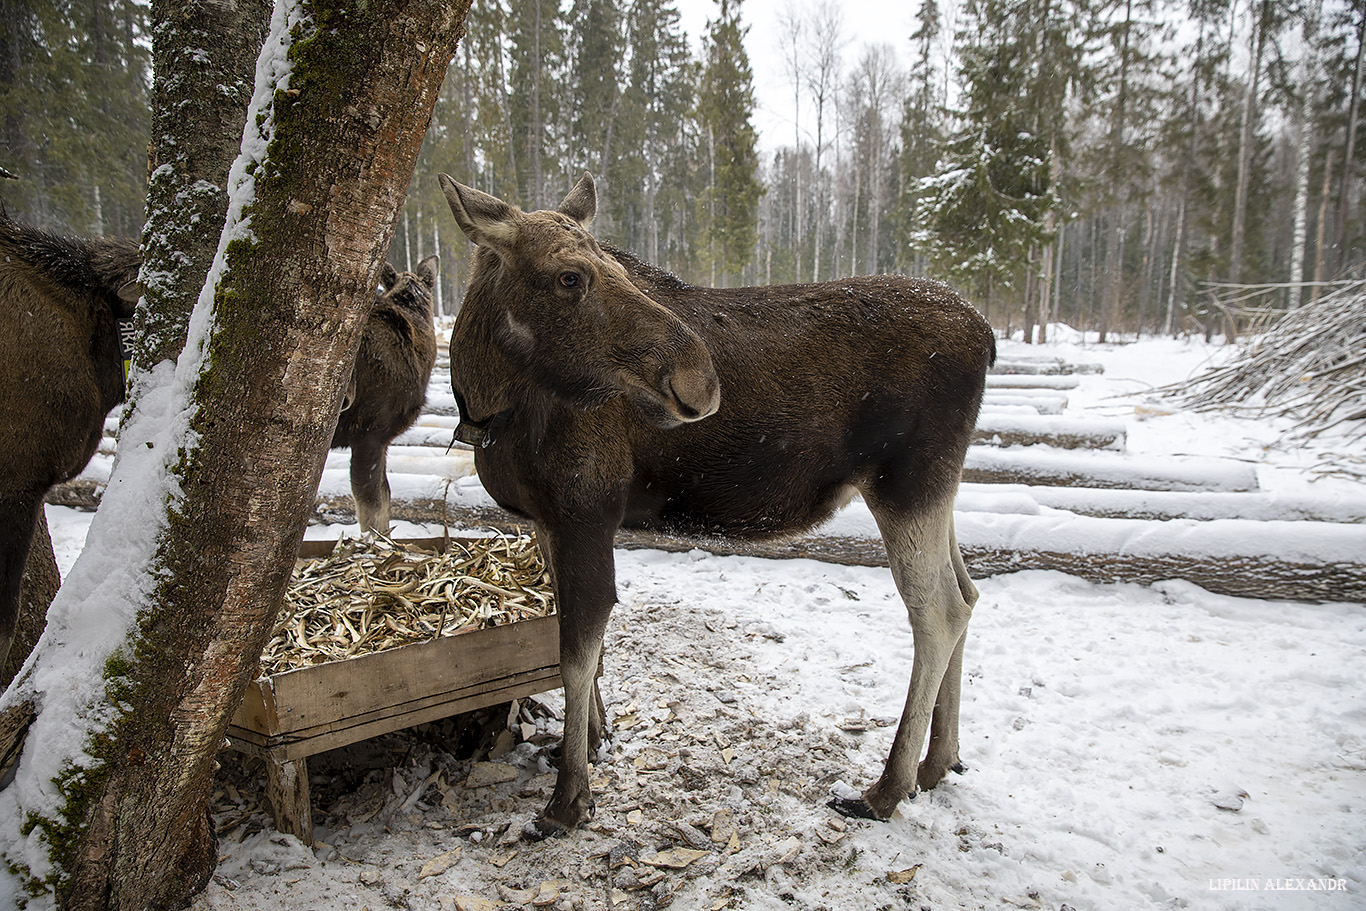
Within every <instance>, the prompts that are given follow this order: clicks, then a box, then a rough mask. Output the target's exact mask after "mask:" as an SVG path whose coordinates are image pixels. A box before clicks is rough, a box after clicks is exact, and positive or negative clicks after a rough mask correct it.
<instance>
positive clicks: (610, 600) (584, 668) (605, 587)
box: [522, 523, 617, 841]
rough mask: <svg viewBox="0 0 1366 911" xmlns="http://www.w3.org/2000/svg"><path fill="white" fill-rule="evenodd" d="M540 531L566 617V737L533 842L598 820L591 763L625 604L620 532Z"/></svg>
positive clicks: (529, 832)
mask: <svg viewBox="0 0 1366 911" xmlns="http://www.w3.org/2000/svg"><path fill="white" fill-rule="evenodd" d="M536 530H537V538H538V540H539V542H540V546H541V552H542V554H543V555H544V556H545V558H546V561H547V563H548V565H549V566H550V573H551V577H552V579H553V580H554V583H555V598H556V601H557V602H558V604H559V611H560V679H561V680H562V681H563V683H564V739H563V741H562V743H561V750H560V752H561V756H560V772H559V776H558V778H557V779H556V781H555V793H554V794H553V795H551V798H550V803H549V804H548V805H547V806H546V808H545V810H544V811H543V812H542V813H541V815H540V816H538V817H536V819H534V820H532V821H531V822H528V823H527V824H526V826H525V827H524V828H523V830H522V832H523V835H524V837H526V838H527V839H529V840H532V841H540V840H541V839H544V838H547V837H549V836H551V835H560V834H563V833H565V832H568V831H569V830H570V829H573V828H575V827H576V826H578V825H580V824H582V823H584V822H586V821H588V819H589V818H590V817H591V816H592V815H593V809H594V803H593V792H592V790H591V788H590V787H589V785H588V763H589V757H590V755H592V753H593V752H594V751H596V749H597V746H598V743H599V742H600V740H601V736H602V728H603V716H602V698H601V696H600V695H599V694H598V691H597V680H596V676H597V668H598V661H599V659H600V658H601V656H602V637H603V633H604V632H605V631H606V629H607V619H608V617H609V616H611V613H612V606H613V605H614V604H616V601H617V589H616V568H615V565H614V561H613V556H612V542H613V538H614V537H615V527H607V528H605V529H604V528H601V527H590V526H588V525H575V526H571V527H568V528H564V529H558V530H552V529H550V528H548V527H547V526H546V525H545V524H544V523H540V524H538V525H537V529H536ZM594 738H597V739H596V740H595V739H594Z"/></svg>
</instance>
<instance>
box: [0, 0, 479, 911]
mask: <svg viewBox="0 0 1366 911" xmlns="http://www.w3.org/2000/svg"><path fill="white" fill-rule="evenodd" d="M468 8H469V3H468V0H462V2H457V3H455V4H448V3H443V2H437V0H374V2H371V3H369V4H367V5H364V6H355V5H353V4H349V3H335V4H334V3H325V2H309V0H279V2H278V3H277V5H276V9H275V13H274V15H273V17H272V27H271V35H270V38H268V39H267V41H266V46H265V48H264V49H263V51H262V55H261V62H260V64H259V65H258V67H257V82H256V91H255V95H254V98H253V101H252V107H251V109H250V111H249V112H248V117H247V124H248V126H247V129H246V131H245V133H244V136H243V141H242V154H241V156H240V157H239V158H238V160H237V162H236V164H235V165H234V166H233V170H232V176H231V178H230V182H229V186H230V192H229V196H230V204H229V209H228V215H227V224H226V227H225V228H224V230H223V235H222V239H221V240H220V243H219V246H218V252H217V255H216V256H215V259H214V264H213V267H212V268H211V269H210V272H209V279H208V281H207V283H206V285H205V288H204V290H203V291H202V292H201V293H200V294H199V296H198V304H197V305H196V306H195V308H194V311H193V313H192V315H191V318H190V321H189V330H188V335H187V341H186V345H185V347H184V351H183V353H182V354H181V356H180V358H179V360H178V362H177V363H176V364H175V365H174V366H173V365H172V364H170V362H169V361H163V362H160V363H158V364H155V365H153V366H152V367H151V368H150V369H148V370H146V371H145V372H144V374H143V375H142V377H141V378H140V379H135V382H137V383H138V388H137V390H136V393H137V402H138V407H137V409H136V410H135V412H134V414H133V415H132V416H131V417H132V420H130V421H129V423H127V424H125V426H124V429H123V435H122V438H121V441H120V443H121V445H120V456H119V460H118V463H117V464H116V466H115V469H114V472H113V475H112V476H111V479H110V483H109V488H108V491H107V492H106V494H105V497H104V502H103V504H102V506H101V509H100V512H99V513H98V514H97V516H96V518H95V521H94V522H93V523H92V526H91V533H90V540H89V541H88V542H87V546H86V549H85V551H84V552H83V553H82V555H81V558H80V559H79V560H78V561H77V564H76V566H75V567H74V568H73V570H72V573H71V574H70V578H69V579H68V580H67V584H66V585H64V586H63V588H62V590H61V592H59V594H58V596H57V599H56V600H55V601H54V602H53V605H52V609H51V611H50V614H49V628H48V633H47V634H45V635H44V637H43V639H42V640H41V641H40V642H39V644H38V646H37V648H36V649H35V658H34V661H33V662H32V663H31V664H30V665H29V673H27V674H26V675H24V676H23V677H22V678H21V679H20V680H18V681H16V683H15V684H14V685H13V686H12V687H11V688H10V690H9V691H7V692H6V694H5V696H4V697H3V699H0V737H3V732H13V731H14V730H15V725H14V724H12V723H10V722H11V721H12V718H13V715H14V710H15V709H16V707H20V708H22V706H24V705H30V706H32V707H33V709H34V710H35V711H36V717H34V718H33V719H32V723H31V726H29V727H28V728H27V744H26V746H25V748H24V752H23V754H22V757H21V759H20V761H19V764H18V767H17V769H16V776H15V779H14V782H13V784H12V785H11V786H10V787H8V788H7V789H6V790H4V791H3V792H0V853H2V854H3V856H4V861H5V868H6V872H4V873H0V904H3V898H4V897H10V898H16V897H17V896H19V895H20V894H22V891H21V890H27V891H29V892H30V893H32V894H34V895H36V896H37V897H36V898H35V899H33V900H32V901H31V906H32V907H44V906H49V907H50V906H52V905H55V906H56V907H59V908H63V909H119V911H124V909H128V911H133V909H138V911H141V909H146V908H155V907H176V906H179V905H181V904H183V903H185V902H186V901H187V900H188V897H189V896H190V895H192V894H193V893H194V892H195V891H197V890H198V889H199V888H200V887H202V885H203V883H204V882H206V881H207V878H208V876H209V874H210V873H211V872H212V869H213V865H214V861H215V849H214V842H213V836H212V831H211V829H210V827H209V824H208V819H207V805H208V799H209V795H210V789H211V786H212V774H213V769H214V756H215V753H216V752H217V750H218V747H219V745H220V744H221V743H222V742H223V736H224V731H225V729H226V726H227V723H228V720H229V719H230V717H231V715H232V712H233V710H234V708H235V706H236V704H237V702H238V701H239V700H240V699H241V696H242V694H243V692H244V690H245V688H246V686H247V684H248V682H249V681H250V679H251V678H252V676H253V675H254V673H255V668H256V662H257V659H258V658H259V655H260V651H261V648H262V646H263V644H264V643H265V641H266V640H267V638H268V637H269V635H270V632H271V628H272V625H273V622H274V619H275V614H276V612H277V610H278V607H279V604H280V602H281V599H282V596H283V591H284V587H285V585H286V584H287V582H288V578H289V573H290V570H291V568H292V565H293V559H294V555H295V552H296V551H297V549H298V544H299V541H300V539H301V537H302V532H303V529H304V525H305V523H306V518H307V515H308V514H309V512H310V510H311V506H312V503H313V499H314V496H315V494H316V491H317V484H318V479H319V477H320V475H321V471H322V465H323V461H324V459H325V457H326V453H327V445H328V442H329V441H330V439H331V434H332V430H333V428H334V426H335V423H336V417H337V410H338V407H339V404H340V400H341V393H342V388H343V385H344V381H345V377H346V375H347V373H348V372H349V370H350V365H351V362H352V360H353V359H354V355H355V351H356V348H357V346H358V344H359V341H360V334H361V331H362V329H363V327H364V323H365V319H366V316H367V315H368V310H369V305H370V303H371V302H372V301H373V298H374V292H373V288H374V285H375V279H376V277H377V275H378V272H379V267H380V263H381V259H382V257H383V254H384V252H385V250H387V248H388V245H389V243H390V241H391V240H392V237H393V232H394V223H395V218H396V214H397V212H398V210H399V207H400V204H401V202H402V200H403V197H404V194H405V192H406V190H407V187H408V183H409V181H410V179H411V177H412V172H413V167H414V164H415V162H416V159H417V154H418V149H419V146H420V143H421V140H422V136H423V133H424V131H425V129H426V126H427V123H428V121H429V119H430V116H431V110H432V106H433V104H434V102H435V99H436V96H437V92H438V89H439V87H440V84H441V80H442V77H443V76H444V74H445V71H446V66H447V64H448V62H449V60H450V58H451V56H452V54H453V52H454V48H455V44H456V41H457V40H458V39H459V38H460V37H461V35H462V34H463V23H464V18H465V15H466V14H467V13H468ZM210 46H212V45H210ZM156 217H157V213H155V212H154V213H153V219H154V221H155V219H156ZM149 504H150V505H149ZM20 727H22V725H20ZM9 739H10V740H11V741H13V740H14V739H15V738H14V737H10V738H9ZM6 746H7V744H6V743H4V742H0V755H3V754H4V753H5V752H6V750H5V747H6ZM7 892H8V895H7V894H6V893H7Z"/></svg>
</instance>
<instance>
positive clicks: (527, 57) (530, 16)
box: [0, 0, 1366, 337]
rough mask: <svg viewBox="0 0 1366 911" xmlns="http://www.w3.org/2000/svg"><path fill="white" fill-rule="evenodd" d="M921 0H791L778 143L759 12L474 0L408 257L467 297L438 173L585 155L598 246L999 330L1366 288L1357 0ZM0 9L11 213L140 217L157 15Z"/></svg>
mask: <svg viewBox="0 0 1366 911" xmlns="http://www.w3.org/2000/svg"><path fill="white" fill-rule="evenodd" d="M919 4H920V5H919V8H918V17H917V19H916V22H917V24H916V26H915V27H914V31H913V32H911V33H909V34H905V35H891V34H889V35H888V39H889V40H888V43H886V44H877V45H863V46H857V45H854V44H853V43H851V42H850V41H849V40H848V39H847V37H846V35H845V33H844V29H843V25H842V21H841V5H840V3H839V2H838V0H793V2H792V3H791V4H790V5H789V6H788V7H787V8H786V10H785V12H784V13H783V15H782V16H781V17H780V21H779V22H778V23H777V25H776V26H774V27H773V28H774V34H768V35H765V36H764V40H766V41H769V42H771V43H774V44H776V45H777V46H779V47H781V48H782V56H783V65H784V69H785V76H786V78H787V80H788V83H789V86H790V93H791V97H792V99H793V101H794V103H795V104H796V106H797V107H796V109H797V110H798V111H799V112H800V113H799V115H798V116H797V117H796V118H795V121H794V123H793V124H792V128H791V131H790V132H789V133H788V135H787V136H785V137H784V136H779V137H768V138H767V140H768V141H767V143H766V144H761V143H760V141H759V136H758V135H757V133H756V131H755V128H754V125H753V121H754V116H753V115H754V107H755V97H754V88H753V69H752V63H751V61H750V59H749V58H748V56H747V53H746V50H745V46H744V44H743V43H742V42H743V40H744V37H745V35H746V33H747V30H748V29H750V28H751V25H750V23H749V20H748V19H747V11H746V7H745V4H744V2H743V0H717V3H716V4H715V8H714V10H713V12H712V14H711V16H710V18H709V21H708V24H707V28H706V31H705V34H704V35H703V36H701V38H702V40H701V41H700V42H695V41H693V40H692V39H691V36H687V35H685V34H684V32H683V30H682V28H681V25H680V19H679V15H678V12H677V8H676V6H675V4H674V3H673V2H671V0H476V2H475V4H474V7H473V9H472V10H471V13H470V16H469V20H468V23H467V25H468V29H469V32H468V35H467V37H466V39H465V40H464V41H463V42H462V43H461V46H460V48H459V51H458V53H457V56H456V59H455V61H454V62H453V63H452V65H451V67H450V70H449V72H448V74H447V77H446V81H445V84H444V86H443V89H442V96H441V99H440V101H439V103H438V105H437V108H436V112H435V115H434V118H433V121H432V124H431V128H430V131H429V133H428V136H427V141H426V144H425V146H424V148H423V151H422V157H421V161H420V163H419V165H418V171H417V177H416V178H415V180H414V183H413V186H412V187H411V189H410V192H409V197H408V203H407V205H406V207H405V209H404V213H403V216H402V218H403V221H402V224H401V225H400V231H399V237H398V239H397V240H396V241H395V246H394V249H393V250H391V252H390V258H391V260H392V261H393V262H394V263H395V264H396V265H398V266H400V267H403V266H405V265H407V264H409V263H416V262H417V261H418V260H419V259H420V258H421V257H422V256H424V255H426V254H429V253H431V252H433V251H435V252H438V253H440V255H441V256H442V259H443V263H444V268H443V270H442V301H441V305H442V309H443V310H444V312H446V313H450V312H452V311H453V310H454V308H455V306H456V301H458V300H459V295H460V294H461V292H462V287H461V285H462V278H463V275H464V272H465V269H464V263H465V260H466V258H467V256H468V250H467V248H466V247H467V245H466V242H465V241H464V239H463V237H460V236H459V234H458V232H456V231H455V230H454V227H453V226H452V225H451V223H450V220H449V216H448V214H447V213H446V206H445V203H444V201H443V200H442V199H441V196H440V192H439V190H438V188H437V184H436V181H435V174H436V173H437V172H439V171H446V172H449V173H451V174H452V175H454V176H456V177H457V179H460V180H461V181H462V182H465V183H468V184H470V185H473V186H476V187H479V188H480V189H484V190H486V191H488V192H492V193H495V194H497V195H500V196H502V197H503V198H505V199H507V200H509V201H514V202H516V203H517V204H519V205H521V206H522V207H523V208H531V207H544V206H552V205H554V204H555V203H556V202H558V200H559V199H560V198H561V196H562V195H563V194H564V193H565V192H566V191H567V190H568V189H569V188H570V187H571V186H572V185H573V183H574V182H575V181H576V180H577V179H578V177H579V175H580V174H581V173H582V172H583V171H585V170H587V171H590V172H592V173H593V175H594V176H595V177H596V178H597V179H598V189H599V200H600V204H599V216H598V222H597V226H596V232H597V234H598V236H599V237H601V238H603V239H604V240H609V241H611V242H613V243H616V244H618V245H620V246H623V247H626V248H628V249H631V250H633V251H635V252H637V253H638V254H639V255H641V256H643V257H644V258H646V259H649V260H652V261H654V262H657V263H659V264H660V265H662V266H665V267H667V268H669V269H671V270H673V271H675V272H677V273H678V274H679V275H680V276H682V277H683V278H685V279H687V280H689V281H692V282H695V283H699V284H717V285H736V284H741V283H745V284H749V283H768V282H790V281H812V280H817V279H819V280H825V279H831V278H838V277H840V276H844V275H850V274H856V273H870V272H889V271H896V272H906V273H912V274H926V275H930V276H932V277H936V278H941V279H944V280H945V281H948V282H950V283H952V284H954V285H956V286H958V287H959V288H961V289H962V290H963V291H964V292H965V293H967V294H968V295H969V296H970V297H971V298H972V299H973V300H974V301H975V302H976V303H977V305H978V306H979V308H980V309H982V310H983V311H984V312H986V313H987V314H988V316H989V318H990V319H991V320H992V322H993V324H994V325H995V326H996V327H997V329H998V330H1000V331H1014V330H1020V329H1021V328H1024V327H1027V326H1036V325H1041V324H1047V323H1049V322H1053V321H1061V322H1064V323H1067V324H1069V325H1072V326H1075V327H1078V328H1086V329H1091V330H1098V331H1099V332H1100V333H1101V334H1102V337H1105V336H1106V335H1107V334H1113V333H1124V334H1132V333H1135V332H1140V333H1144V334H1154V333H1180V332H1206V331H1216V332H1222V331H1225V330H1226V329H1227V328H1229V325H1228V322H1227V320H1226V317H1227V316H1228V313H1229V309H1230V306H1231V303H1232V304H1234V305H1236V304H1237V303H1239V302H1243V301H1249V300H1252V301H1256V302H1258V303H1260V304H1262V305H1266V304H1274V305H1275V306H1295V305H1298V304H1300V303H1303V302H1304V301H1307V300H1309V299H1310V298H1311V297H1313V296H1315V295H1317V294H1318V293H1319V288H1320V287H1321V286H1322V284H1323V283H1326V282H1331V281H1335V280H1341V279H1344V278H1360V277H1362V272H1363V265H1366V237H1364V236H1363V235H1366V212H1363V208H1364V207H1363V200H1362V191H1363V184H1362V166H1361V158H1362V157H1363V153H1362V150H1361V149H1360V148H1359V146H1360V145H1361V143H1360V142H1359V141H1358V140H1359V139H1360V138H1361V133H1362V126H1361V121H1362V119H1363V117H1362V113H1363V112H1362V110H1361V103H1360V102H1361V95H1362V80H1363V50H1364V49H1366V40H1364V39H1366V2H1362V0H1009V2H1007V0H919ZM7 11H8V15H7V16H6V20H7V21H6V22H5V23H4V27H3V30H0V168H3V169H4V170H5V171H7V172H9V173H10V174H12V175H13V176H15V177H17V178H18V179H17V180H4V181H2V182H0V201H3V202H4V204H5V206H6V208H7V210H8V212H9V213H10V215H11V216H12V217H15V218H19V219H22V220H25V221H29V222H32V223H35V224H38V225H40V226H42V227H45V228H49V229H54V230H62V231H69V232H72V233H82V234H92V233H104V234H122V235H137V234H138V233H139V232H140V231H141V229H142V223H143V219H144V197H145V189H146V183H147V176H148V175H147V155H146V149H147V144H148V130H149V122H150V116H149V111H148V97H149V83H150V72H149V71H150V59H151V57H150V44H151V41H152V40H153V36H152V35H151V34H150V33H149V27H148V25H147V22H148V11H147V7H146V5H145V4H143V3H139V2H137V0H84V2H81V3H74V2H71V0H14V2H12V3H9V4H7ZM765 147H770V148H772V149H773V151H769V152H765V151H764V150H763V149H764V148H765ZM1245 288H1246V290H1236V289H1245ZM1234 309H1235V311H1236V307H1235V308H1234Z"/></svg>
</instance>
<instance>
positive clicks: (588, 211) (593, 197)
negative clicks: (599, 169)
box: [558, 171, 598, 229]
mask: <svg viewBox="0 0 1366 911" xmlns="http://www.w3.org/2000/svg"><path fill="white" fill-rule="evenodd" d="M558 211H559V213H560V214H561V215H568V216H569V217H570V218H572V219H574V220H575V221H577V222H578V223H579V224H581V225H583V226H584V228H585V229H587V228H588V226H589V225H591V224H592V223H593V219H594V218H596V217H597V214H598V190H597V187H595V186H594V185H593V175H592V174H589V173H588V172H587V171H584V172H583V176H582V177H580V178H579V182H578V183H576V184H575V185H574V189H572V190H570V191H569V195H568V196H566V197H565V198H564V201H563V202H561V203H560V208H559V209H558Z"/></svg>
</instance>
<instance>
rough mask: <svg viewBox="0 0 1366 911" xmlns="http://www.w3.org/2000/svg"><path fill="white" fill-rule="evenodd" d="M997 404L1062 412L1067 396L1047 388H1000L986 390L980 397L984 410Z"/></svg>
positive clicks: (1043, 411)
mask: <svg viewBox="0 0 1366 911" xmlns="http://www.w3.org/2000/svg"><path fill="white" fill-rule="evenodd" d="M999 405H1024V406H1026V407H1028V408H1032V409H1033V410H1034V411H1035V412H1037V413H1039V414H1062V413H1063V411H1065V410H1066V408H1067V396H1066V395H1065V394H1063V393H1061V392H1053V391H1051V390H1048V389H1001V390H997V391H994V392H993V391H992V390H990V389H988V390H987V394H986V395H984V396H983V397H982V408H983V409H984V410H985V409H987V408H990V407H992V406H999Z"/></svg>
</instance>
